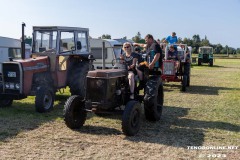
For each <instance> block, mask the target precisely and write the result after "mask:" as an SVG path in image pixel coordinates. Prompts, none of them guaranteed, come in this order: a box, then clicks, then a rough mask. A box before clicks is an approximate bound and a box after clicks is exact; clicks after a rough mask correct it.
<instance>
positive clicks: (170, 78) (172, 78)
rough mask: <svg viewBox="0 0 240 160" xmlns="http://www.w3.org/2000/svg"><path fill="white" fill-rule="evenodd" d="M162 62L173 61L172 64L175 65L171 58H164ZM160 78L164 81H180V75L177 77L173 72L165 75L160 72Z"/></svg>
mask: <svg viewBox="0 0 240 160" xmlns="http://www.w3.org/2000/svg"><path fill="white" fill-rule="evenodd" d="M164 62H169V63H174V66H175V65H176V62H175V61H173V60H164ZM162 71H164V65H162ZM161 78H162V80H163V81H166V82H181V81H182V78H181V76H180V78H179V76H178V77H176V75H175V74H173V75H165V74H164V73H162V75H161Z"/></svg>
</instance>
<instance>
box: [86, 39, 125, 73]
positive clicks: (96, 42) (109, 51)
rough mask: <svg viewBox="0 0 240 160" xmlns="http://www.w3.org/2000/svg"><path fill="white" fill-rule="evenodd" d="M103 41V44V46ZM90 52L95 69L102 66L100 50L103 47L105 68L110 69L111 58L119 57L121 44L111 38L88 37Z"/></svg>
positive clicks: (101, 50) (111, 65) (111, 64)
mask: <svg viewBox="0 0 240 160" xmlns="http://www.w3.org/2000/svg"><path fill="white" fill-rule="evenodd" d="M103 42H104V46H103ZM90 47H91V54H92V55H93V57H94V58H95V60H94V61H93V65H94V68H95V69H101V68H102V67H103V63H102V62H103V57H102V52H103V48H104V54H105V59H104V60H105V68H106V69H110V68H112V67H113V65H114V64H113V60H114V59H117V58H119V57H120V54H121V52H122V44H121V43H120V42H118V41H116V40H111V39H96V38H92V39H90Z"/></svg>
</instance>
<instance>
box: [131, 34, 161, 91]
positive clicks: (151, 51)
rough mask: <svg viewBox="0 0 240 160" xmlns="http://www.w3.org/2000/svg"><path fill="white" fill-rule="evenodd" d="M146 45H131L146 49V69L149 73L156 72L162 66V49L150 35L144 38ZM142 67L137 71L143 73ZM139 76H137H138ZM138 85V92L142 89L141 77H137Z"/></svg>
mask: <svg viewBox="0 0 240 160" xmlns="http://www.w3.org/2000/svg"><path fill="white" fill-rule="evenodd" d="M145 42H146V44H141V43H133V45H134V46H140V47H143V48H146V53H147V57H148V68H149V70H150V71H158V70H159V68H161V66H162V56H163V55H162V49H161V47H160V45H159V44H158V43H157V41H155V40H154V38H153V36H152V35H151V34H147V35H146V36H145ZM143 69H144V67H142V66H141V65H140V66H139V67H138V70H140V71H143ZM138 75H139V74H138ZM139 79H140V83H139V86H138V90H141V89H143V87H144V81H143V76H139Z"/></svg>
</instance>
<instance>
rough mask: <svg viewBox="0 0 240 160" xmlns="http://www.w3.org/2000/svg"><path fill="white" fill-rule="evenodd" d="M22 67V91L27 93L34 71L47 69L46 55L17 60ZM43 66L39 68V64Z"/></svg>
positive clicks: (29, 90)
mask: <svg viewBox="0 0 240 160" xmlns="http://www.w3.org/2000/svg"><path fill="white" fill-rule="evenodd" d="M17 61H18V62H20V63H21V64H22V68H23V93H24V94H25V95H29V94H30V92H31V87H32V79H33V74H34V73H39V72H45V71H48V70H49V59H48V56H41V57H36V58H29V59H24V60H23V59H22V60H17ZM42 65H43V66H44V67H42V68H41V66H42Z"/></svg>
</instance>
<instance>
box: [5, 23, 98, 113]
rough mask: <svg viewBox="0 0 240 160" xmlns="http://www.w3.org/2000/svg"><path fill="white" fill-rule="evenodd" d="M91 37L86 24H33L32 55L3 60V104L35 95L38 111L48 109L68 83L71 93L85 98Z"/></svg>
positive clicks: (89, 65) (9, 103)
mask: <svg viewBox="0 0 240 160" xmlns="http://www.w3.org/2000/svg"><path fill="white" fill-rule="evenodd" d="M24 25H25V24H23V26H22V27H23V28H24ZM22 30H23V33H22V37H24V29H22ZM88 37H89V30H88V29H87V28H76V27H60V26H34V27H33V43H32V54H31V58H27V59H24V56H23V54H22V58H23V59H18V60H15V59H13V60H11V61H9V62H3V64H2V72H3V79H2V81H1V82H0V84H1V86H2V91H1V93H0V106H2V107H4V106H10V105H11V104H12V101H13V100H18V99H23V98H26V97H27V96H29V95H34V96H36V97H35V108H36V111H37V112H48V111H50V110H51V109H52V108H53V103H54V98H55V92H56V91H57V90H59V89H61V88H65V87H66V86H69V88H70V92H71V94H72V95H76V94H77V95H79V97H81V98H84V97H85V79H86V75H87V72H88V71H89V70H90V69H91V68H92V60H93V59H92V57H91V55H90V54H89V53H90V48H89V39H88ZM23 44H24V41H23ZM22 46H24V45H22ZM22 50H23V47H22ZM22 53H24V51H22Z"/></svg>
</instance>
